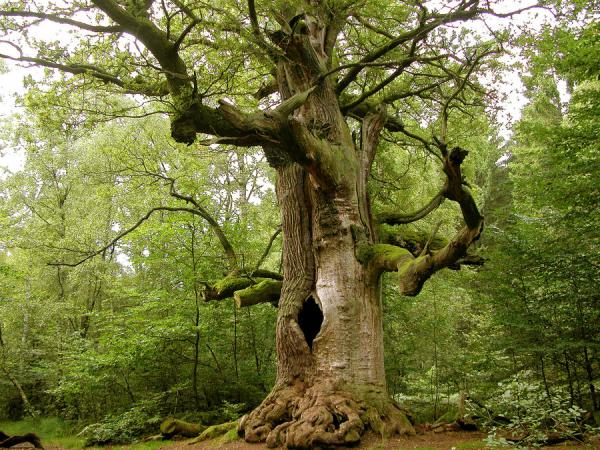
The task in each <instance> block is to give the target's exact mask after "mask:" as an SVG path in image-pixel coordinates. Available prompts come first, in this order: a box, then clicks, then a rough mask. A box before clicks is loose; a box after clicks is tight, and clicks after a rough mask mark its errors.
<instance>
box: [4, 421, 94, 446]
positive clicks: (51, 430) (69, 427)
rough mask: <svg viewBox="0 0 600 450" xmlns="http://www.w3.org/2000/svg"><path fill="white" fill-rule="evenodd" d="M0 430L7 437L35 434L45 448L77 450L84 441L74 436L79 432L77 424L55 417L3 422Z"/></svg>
mask: <svg viewBox="0 0 600 450" xmlns="http://www.w3.org/2000/svg"><path fill="white" fill-rule="evenodd" d="M0 430H1V431H3V432H4V433H6V434H8V435H9V436H13V435H23V434H27V433H35V434H37V435H38V436H39V437H40V439H41V440H42V444H44V445H45V446H48V445H51V446H57V447H62V448H69V449H77V448H82V447H83V446H84V443H85V439H83V438H79V437H77V436H76V435H77V432H78V431H79V430H78V426H77V424H75V423H73V422H69V421H65V420H63V419H59V418H57V417H49V418H41V419H36V420H33V419H24V420H20V421H18V422H11V421H4V422H0Z"/></svg>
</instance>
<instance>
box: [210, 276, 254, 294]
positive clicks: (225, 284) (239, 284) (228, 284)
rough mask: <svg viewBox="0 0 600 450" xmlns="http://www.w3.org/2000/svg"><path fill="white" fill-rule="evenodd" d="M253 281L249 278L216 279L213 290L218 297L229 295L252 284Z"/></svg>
mask: <svg viewBox="0 0 600 450" xmlns="http://www.w3.org/2000/svg"><path fill="white" fill-rule="evenodd" d="M253 284H254V282H253V281H252V280H251V279H249V278H242V277H229V276H227V277H225V278H223V279H221V280H219V281H217V282H216V283H215V285H214V288H215V290H216V291H217V293H218V294H219V296H220V297H224V298H225V297H231V296H232V295H233V293H234V292H235V291H239V290H240V289H245V288H247V287H248V286H252V285H253Z"/></svg>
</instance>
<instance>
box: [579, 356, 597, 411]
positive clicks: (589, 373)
mask: <svg viewBox="0 0 600 450" xmlns="http://www.w3.org/2000/svg"><path fill="white" fill-rule="evenodd" d="M583 363H584V367H585V372H586V375H587V382H588V388H589V390H590V399H591V401H592V411H593V412H595V411H598V402H597V400H596V387H595V386H594V371H593V368H592V364H591V362H590V358H589V356H588V349H587V347H583Z"/></svg>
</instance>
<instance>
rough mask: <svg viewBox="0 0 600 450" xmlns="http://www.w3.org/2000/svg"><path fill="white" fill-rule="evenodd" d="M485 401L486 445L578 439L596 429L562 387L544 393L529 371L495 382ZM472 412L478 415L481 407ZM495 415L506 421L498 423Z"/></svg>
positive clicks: (535, 445)
mask: <svg viewBox="0 0 600 450" xmlns="http://www.w3.org/2000/svg"><path fill="white" fill-rule="evenodd" d="M488 403H489V411H488V412H487V415H486V414H484V418H483V425H484V426H485V428H487V429H488V431H489V435H488V438H487V442H488V444H489V445H508V444H509V442H508V441H509V440H511V441H513V442H516V443H518V444H519V445H522V446H524V447H525V448H527V447H537V446H539V445H541V444H542V443H544V442H546V441H547V440H548V438H549V437H552V438H553V439H557V438H565V439H577V440H581V439H582V438H583V436H584V433H586V432H587V433H594V434H599V433H600V429H599V428H594V427H592V426H591V425H589V424H585V423H584V420H583V419H584V414H585V411H584V410H583V409H582V408H580V407H579V406H577V405H573V404H571V402H570V399H569V395H568V393H567V391H566V389H562V388H556V387H554V388H553V389H552V391H551V392H550V395H548V392H546V389H545V388H544V386H543V384H542V383H540V382H539V381H536V380H534V378H533V376H532V373H531V372H530V371H523V372H520V373H518V374H516V375H514V376H513V377H511V378H510V379H509V380H508V381H505V382H501V383H498V389H497V391H496V392H495V394H494V395H493V396H492V397H491V398H490V399H489V400H488ZM471 408H475V407H474V405H471ZM490 411H493V415H492V414H491V413H490ZM472 413H473V414H474V415H481V410H478V411H476V412H475V411H472ZM499 416H500V417H502V418H503V419H504V418H505V419H506V422H507V423H505V424H498V420H497V418H498V417H499Z"/></svg>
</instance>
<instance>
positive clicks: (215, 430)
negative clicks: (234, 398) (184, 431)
mask: <svg viewBox="0 0 600 450" xmlns="http://www.w3.org/2000/svg"><path fill="white" fill-rule="evenodd" d="M237 426H238V423H237V421H233V422H225V423H222V424H219V425H213V426H210V427H208V428H207V429H206V430H204V431H203V432H202V433H200V436H198V437H197V438H195V439H193V440H191V441H189V442H188V443H189V444H194V443H196V442H202V441H206V440H209V439H215V438H218V437H219V436H223V435H226V434H228V433H229V432H230V431H232V430H233V431H235V432H236V433H237Z"/></svg>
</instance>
